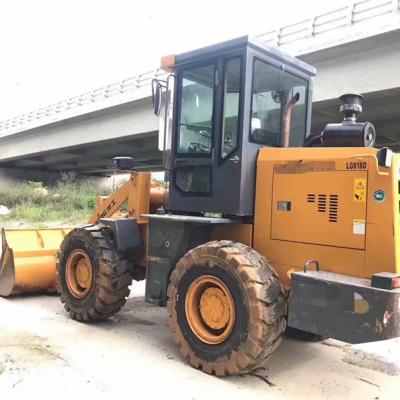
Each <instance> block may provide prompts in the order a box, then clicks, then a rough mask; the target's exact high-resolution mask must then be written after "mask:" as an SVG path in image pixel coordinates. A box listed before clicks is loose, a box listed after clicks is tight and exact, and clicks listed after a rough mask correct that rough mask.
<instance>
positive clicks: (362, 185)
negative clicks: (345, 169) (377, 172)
mask: <svg viewBox="0 0 400 400" xmlns="http://www.w3.org/2000/svg"><path fill="white" fill-rule="evenodd" d="M366 198H367V180H366V179H365V178H356V179H354V191H353V200H354V201H365V199H366Z"/></svg>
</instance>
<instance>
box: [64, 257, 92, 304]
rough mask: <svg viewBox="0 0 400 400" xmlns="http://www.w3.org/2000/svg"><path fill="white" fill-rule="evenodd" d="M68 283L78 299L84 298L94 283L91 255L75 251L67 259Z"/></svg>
mask: <svg viewBox="0 0 400 400" xmlns="http://www.w3.org/2000/svg"><path fill="white" fill-rule="evenodd" d="M65 276H66V281H67V286H68V289H69V291H70V292H71V294H72V295H73V296H74V297H76V298H77V299H82V298H84V297H85V296H86V295H87V294H88V293H89V291H90V289H91V287H92V282H93V266H92V262H91V261H90V257H89V255H88V254H87V253H86V252H85V251H83V250H74V251H73V252H72V253H71V254H70V255H69V257H68V259H67V265H66V274H65Z"/></svg>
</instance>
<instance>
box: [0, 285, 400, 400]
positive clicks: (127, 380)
mask: <svg viewBox="0 0 400 400" xmlns="http://www.w3.org/2000/svg"><path fill="white" fill-rule="evenodd" d="M133 292H134V297H132V298H130V299H129V300H128V302H127V304H126V306H125V307H124V309H123V310H122V311H121V312H120V313H119V314H118V315H116V316H115V317H113V318H112V319H110V320H109V321H107V322H105V323H99V324H90V325H85V324H82V323H79V322H75V321H73V320H71V319H69V318H68V316H67V315H66V313H65V312H64V310H63V309H62V306H61V303H60V302H59V299H58V298H57V297H56V296H44V295H40V296H33V297H32V296H30V297H20V298H15V299H0V395H2V397H3V396H4V398H6V399H7V400H9V399H13V398H37V396H38V395H42V396H44V397H43V398H46V397H49V396H50V395H51V394H52V396H51V397H53V395H54V396H55V397H57V398H67V397H69V396H71V395H74V396H76V395H82V394H93V395H97V396H98V395H100V398H101V395H102V394H104V395H109V394H125V395H129V397H130V398H133V399H135V398H136V399H137V398H142V397H139V396H143V398H145V397H146V398H150V399H153V398H159V399H161V398H162V399H174V400H178V399H189V400H192V399H228V398H229V399H231V400H234V399H262V398H265V399H318V400H323V399H330V400H333V399H347V400H349V399H355V400H367V399H374V400H378V399H380V400H382V399H399V393H400V377H394V376H389V375H385V374H383V373H380V372H376V371H372V370H368V369H365V368H361V367H357V366H353V365H350V364H348V363H346V362H344V361H343V360H342V359H343V357H344V354H343V350H342V349H341V348H338V347H334V346H328V345H326V344H323V343H305V342H301V341H298V340H294V339H288V338H286V339H285V340H284V342H283V344H282V345H281V347H280V348H279V349H278V350H277V351H276V352H275V353H274V354H273V356H272V357H271V358H270V359H269V360H267V361H266V362H265V363H264V365H263V367H264V368H265V370H263V371H259V372H258V374H259V375H262V376H265V377H267V378H266V379H265V380H263V379H261V378H260V377H258V376H252V375H247V376H244V377H240V376H236V377H228V378H217V377H214V376H209V375H206V374H204V373H202V372H200V371H197V370H195V369H193V368H191V367H190V366H188V365H187V364H186V363H185V361H184V360H183V359H182V357H181V356H180V354H179V351H178V350H177V348H176V346H175V344H174V342H173V340H172V338H171V336H170V334H169V330H168V326H167V315H166V310H165V309H164V308H159V307H156V306H152V305H149V304H147V303H145V302H144V299H143V293H144V286H143V284H136V286H135V287H134V288H133ZM266 381H268V382H269V383H268V382H266ZM22 396H24V397H22ZM27 396H29V397H27ZM32 396H33V397H32Z"/></svg>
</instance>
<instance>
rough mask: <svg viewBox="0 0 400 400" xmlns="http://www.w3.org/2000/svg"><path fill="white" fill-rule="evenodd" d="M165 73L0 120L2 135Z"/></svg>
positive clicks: (137, 86)
mask: <svg viewBox="0 0 400 400" xmlns="http://www.w3.org/2000/svg"><path fill="white" fill-rule="evenodd" d="M163 75H165V72H164V71H163V70H161V69H156V70H152V71H149V72H146V73H142V74H139V75H136V76H134V77H132V78H128V79H124V80H122V81H119V82H115V83H112V84H110V85H107V86H104V87H102V88H99V89H95V90H93V91H91V92H86V93H83V94H81V95H79V96H75V97H70V98H68V99H65V100H63V101H60V102H58V103H55V104H51V105H49V106H47V107H42V108H39V109H37V110H34V111H31V112H29V113H26V114H22V115H18V116H16V117H14V118H10V119H7V120H5V121H0V137H1V136H3V135H2V133H3V132H4V131H8V130H11V129H14V128H17V127H18V126H22V125H27V124H32V123H34V122H35V121H38V120H42V119H43V118H51V117H54V116H57V115H58V114H61V113H65V112H67V111H71V110H74V109H77V108H80V107H83V106H90V105H94V104H95V103H98V102H102V101H104V100H107V99H111V98H113V97H118V96H123V95H126V94H130V93H132V92H135V91H137V90H140V89H142V88H145V87H149V86H150V83H151V81H152V79H153V78H158V77H160V76H163Z"/></svg>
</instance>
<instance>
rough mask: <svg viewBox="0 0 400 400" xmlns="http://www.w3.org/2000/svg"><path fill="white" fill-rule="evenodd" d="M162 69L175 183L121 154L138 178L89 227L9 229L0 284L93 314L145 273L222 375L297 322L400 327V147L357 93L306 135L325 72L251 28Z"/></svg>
mask: <svg viewBox="0 0 400 400" xmlns="http://www.w3.org/2000/svg"><path fill="white" fill-rule="evenodd" d="M162 67H163V68H164V69H165V70H166V71H167V72H168V77H167V79H165V80H154V81H153V85H152V88H153V106H154V112H155V114H156V115H157V116H159V119H160V136H159V147H160V150H161V151H162V152H163V161H164V170H165V177H166V185H165V188H163V189H156V188H152V187H151V183H150V174H149V173H147V172H134V170H135V161H134V160H132V159H130V158H128V157H118V158H116V160H115V161H116V166H117V167H118V169H120V170H123V171H128V170H129V171H132V174H131V178H130V180H129V181H128V182H127V183H126V184H125V185H124V186H123V187H121V188H120V189H118V190H117V191H116V192H115V193H114V194H112V195H111V196H110V197H108V198H100V199H99V200H98V205H97V209H96V211H95V213H94V214H93V216H92V217H91V219H90V221H89V223H88V225H85V226H82V227H78V228H75V229H65V228H64V229H56V230H29V231H3V241H2V248H3V251H2V259H1V272H0V293H1V294H2V295H3V296H7V295H12V294H17V293H21V292H27V291H43V290H54V288H56V287H57V290H58V292H59V294H60V298H61V301H62V303H63V304H64V307H65V309H66V311H67V312H68V313H69V315H70V316H71V317H72V318H74V319H76V320H78V321H82V322H91V321H99V320H104V319H106V318H108V317H111V316H112V315H114V314H115V313H116V312H118V311H119V310H120V309H121V307H122V306H123V305H124V303H125V301H126V298H127V296H128V295H129V287H130V285H131V283H132V280H133V279H135V280H140V279H144V278H145V279H146V290H145V298H146V301H147V302H149V303H152V304H156V305H159V306H166V308H167V313H168V318H169V326H170V329H171V332H172V336H173V338H174V340H175V342H176V343H177V345H178V346H179V349H180V351H181V353H182V354H183V356H184V357H185V358H186V359H187V360H188V362H189V363H190V364H191V365H192V366H194V367H196V368H199V369H201V370H203V371H204V372H206V373H209V374H216V375H219V376H223V375H232V374H243V373H246V372H249V371H251V370H253V369H254V368H256V367H257V366H258V365H259V364H260V363H262V362H263V361H264V360H265V359H266V358H268V357H269V356H270V355H271V354H272V352H273V351H274V350H275V349H276V348H277V347H278V346H279V344H280V343H281V340H282V335H283V334H284V332H285V330H286V329H287V327H290V328H292V329H296V330H298V331H304V332H309V333H312V334H315V335H321V336H324V337H331V338H336V339H340V340H343V341H347V342H350V343H361V342H366V341H377V340H382V339H387V338H393V337H397V336H400V260H399V257H400V240H399V234H400V232H399V228H400V218H399V217H400V209H399V207H400V181H399V178H400V177H399V175H400V160H399V156H398V155H397V154H394V153H392V151H391V150H390V149H388V148H380V149H377V148H374V147H373V145H374V142H375V136H376V132H375V128H374V126H373V124H371V123H369V122H358V121H357V115H358V114H359V113H360V112H361V111H362V96H360V95H357V94H346V95H344V96H342V97H341V98H340V99H341V106H340V110H341V111H342V112H343V114H344V119H343V121H342V122H340V123H329V124H327V125H326V127H325V128H324V130H323V131H322V133H319V134H315V132H314V133H313V134H311V132H310V126H311V124H310V123H311V108H312V90H313V77H314V75H315V73H316V71H315V69H314V68H313V67H311V66H310V65H307V64H306V63H304V62H302V61H300V60H298V59H296V58H293V57H291V56H288V55H286V54H284V53H283V52H281V51H279V50H278V49H276V48H272V47H268V46H265V45H262V44H259V43H257V42H255V41H253V40H250V39H248V38H247V37H243V38H239V39H235V40H232V41H228V42H224V43H220V44H217V45H213V46H209V47H206V48H202V49H199V50H195V51H191V52H188V53H184V54H181V55H177V56H168V57H164V58H163V59H162ZM126 202H127V203H128V205H127V207H125V208H122V205H123V204H124V203H126Z"/></svg>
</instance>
